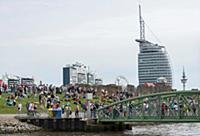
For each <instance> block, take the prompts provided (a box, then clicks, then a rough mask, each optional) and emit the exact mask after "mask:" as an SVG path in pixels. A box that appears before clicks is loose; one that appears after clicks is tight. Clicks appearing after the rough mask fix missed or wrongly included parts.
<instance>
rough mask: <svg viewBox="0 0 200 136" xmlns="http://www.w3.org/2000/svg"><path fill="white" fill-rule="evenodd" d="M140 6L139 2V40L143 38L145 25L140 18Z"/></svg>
mask: <svg viewBox="0 0 200 136" xmlns="http://www.w3.org/2000/svg"><path fill="white" fill-rule="evenodd" d="M141 13H142V12H141V6H140V4H139V20H140V40H145V26H144V20H143V18H142V14H141Z"/></svg>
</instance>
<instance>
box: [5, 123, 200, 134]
mask: <svg viewBox="0 0 200 136" xmlns="http://www.w3.org/2000/svg"><path fill="white" fill-rule="evenodd" d="M55 135H56V136H200V123H179V124H160V125H145V126H134V127H133V128H132V130H127V131H124V132H101V133H86V132H44V131H41V132H34V133H23V134H7V135H6V136H55ZM4 136H5V134H4Z"/></svg>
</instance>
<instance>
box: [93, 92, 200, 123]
mask: <svg viewBox="0 0 200 136" xmlns="http://www.w3.org/2000/svg"><path fill="white" fill-rule="evenodd" d="M199 95H200V92H199V91H177V92H165V93H156V94H150V95H145V96H140V97H135V98H131V99H126V100H122V101H119V102H115V103H113V104H111V105H108V106H105V107H103V108H101V109H98V111H97V113H98V119H99V121H124V122H129V121H134V122H136V121H174V122H181V121H183V122H190V121H198V122H200V98H199Z"/></svg>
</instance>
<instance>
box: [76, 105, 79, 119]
mask: <svg viewBox="0 0 200 136" xmlns="http://www.w3.org/2000/svg"><path fill="white" fill-rule="evenodd" d="M75 117H76V118H78V117H79V105H78V104H76V106H75Z"/></svg>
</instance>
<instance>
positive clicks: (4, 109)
mask: <svg viewBox="0 0 200 136" xmlns="http://www.w3.org/2000/svg"><path fill="white" fill-rule="evenodd" d="M8 96H10V93H3V94H2V96H1V98H0V114H17V113H19V111H18V109H17V105H18V103H19V102H21V103H22V111H21V113H27V110H26V104H27V102H35V103H38V111H39V112H47V111H48V110H47V108H45V107H43V106H41V105H39V98H38V96H37V97H34V96H30V97H29V98H26V97H25V98H22V99H21V100H19V99H17V100H16V106H7V105H6V99H7V97H8ZM58 96H59V97H60V102H61V105H65V104H66V103H67V102H66V101H65V97H64V95H63V94H58ZM69 102H70V105H71V109H72V111H74V110H75V106H76V104H75V103H74V101H73V100H72V98H70V101H69ZM85 102H86V99H84V98H81V103H85ZM92 102H97V103H99V102H100V99H99V98H95V99H93V100H92ZM109 103H110V102H109V101H108V102H107V101H106V104H109ZM79 107H80V110H82V109H81V105H79Z"/></svg>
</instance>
